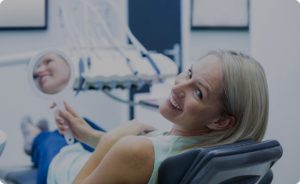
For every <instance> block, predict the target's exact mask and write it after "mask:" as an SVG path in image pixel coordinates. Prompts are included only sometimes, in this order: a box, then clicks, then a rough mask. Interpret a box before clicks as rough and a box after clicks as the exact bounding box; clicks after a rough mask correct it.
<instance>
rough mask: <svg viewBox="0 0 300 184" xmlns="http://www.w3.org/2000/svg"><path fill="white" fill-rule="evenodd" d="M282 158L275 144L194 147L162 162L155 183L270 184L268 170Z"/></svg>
mask: <svg viewBox="0 0 300 184" xmlns="http://www.w3.org/2000/svg"><path fill="white" fill-rule="evenodd" d="M281 156H282V147H281V146H280V144H279V143H278V142H277V141H274V140H268V141H263V142H260V143H255V142H254V141H251V140H245V141H240V142H237V143H234V144H227V145H222V146H215V147H210V148H198V149H194V150H190V151H187V152H185V153H182V154H180V155H176V156H173V157H170V158H168V159H166V160H165V161H164V162H163V163H162V164H161V166H160V168H159V172H158V173H159V174H158V183H159V184H270V183H271V182H272V179H273V173H272V171H271V167H272V166H273V165H274V163H275V162H276V161H277V160H278V159H279V158H280V157H281Z"/></svg>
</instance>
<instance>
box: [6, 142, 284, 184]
mask: <svg viewBox="0 0 300 184" xmlns="http://www.w3.org/2000/svg"><path fill="white" fill-rule="evenodd" d="M281 156H282V148H281V146H280V144H279V143H278V142H277V141H274V140H268V141H263V142H261V143H256V142H254V141H251V140H245V141H240V142H237V143H233V144H227V145H221V146H215V147H209V148H197V149H193V150H189V151H186V152H184V153H181V154H179V155H176V156H173V157H170V158H168V159H166V160H165V161H163V163H162V164H161V166H160V168H159V173H158V183H159V184H270V183H271V182H272V179H273V173H272V171H271V167H272V166H273V165H274V163H275V162H276V161H277V160H278V159H279V158H280V157H281ZM35 176H36V170H35V169H34V168H27V169H23V170H19V171H9V172H7V173H6V174H5V175H4V176H3V174H2V178H3V179H4V180H5V181H6V182H7V183H11V184H35Z"/></svg>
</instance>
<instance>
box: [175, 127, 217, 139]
mask: <svg viewBox="0 0 300 184" xmlns="http://www.w3.org/2000/svg"><path fill="white" fill-rule="evenodd" d="M210 132H211V130H210V129H208V128H206V129H198V130H187V129H184V128H181V127H178V126H176V125H174V126H173V127H172V129H171V131H170V135H178V136H201V135H205V134H208V133H210Z"/></svg>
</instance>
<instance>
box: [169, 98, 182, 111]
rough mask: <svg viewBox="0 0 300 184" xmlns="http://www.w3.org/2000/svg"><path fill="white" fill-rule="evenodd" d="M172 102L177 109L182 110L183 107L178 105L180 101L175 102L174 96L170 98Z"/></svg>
mask: <svg viewBox="0 0 300 184" xmlns="http://www.w3.org/2000/svg"><path fill="white" fill-rule="evenodd" d="M170 102H171V104H172V105H173V106H174V107H175V108H176V109H177V110H182V108H181V107H180V106H179V105H178V103H176V102H175V100H174V99H173V97H172V96H171V98H170Z"/></svg>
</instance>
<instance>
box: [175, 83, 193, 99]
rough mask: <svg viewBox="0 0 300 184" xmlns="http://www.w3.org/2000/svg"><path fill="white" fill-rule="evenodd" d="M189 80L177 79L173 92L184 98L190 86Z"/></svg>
mask: <svg viewBox="0 0 300 184" xmlns="http://www.w3.org/2000/svg"><path fill="white" fill-rule="evenodd" d="M189 84H190V82H189V80H184V79H180V80H175V83H174V86H173V88H172V92H173V93H175V94H176V95H177V96H178V97H180V98H183V97H184V96H185V94H186V91H187V89H188V87H189Z"/></svg>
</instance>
